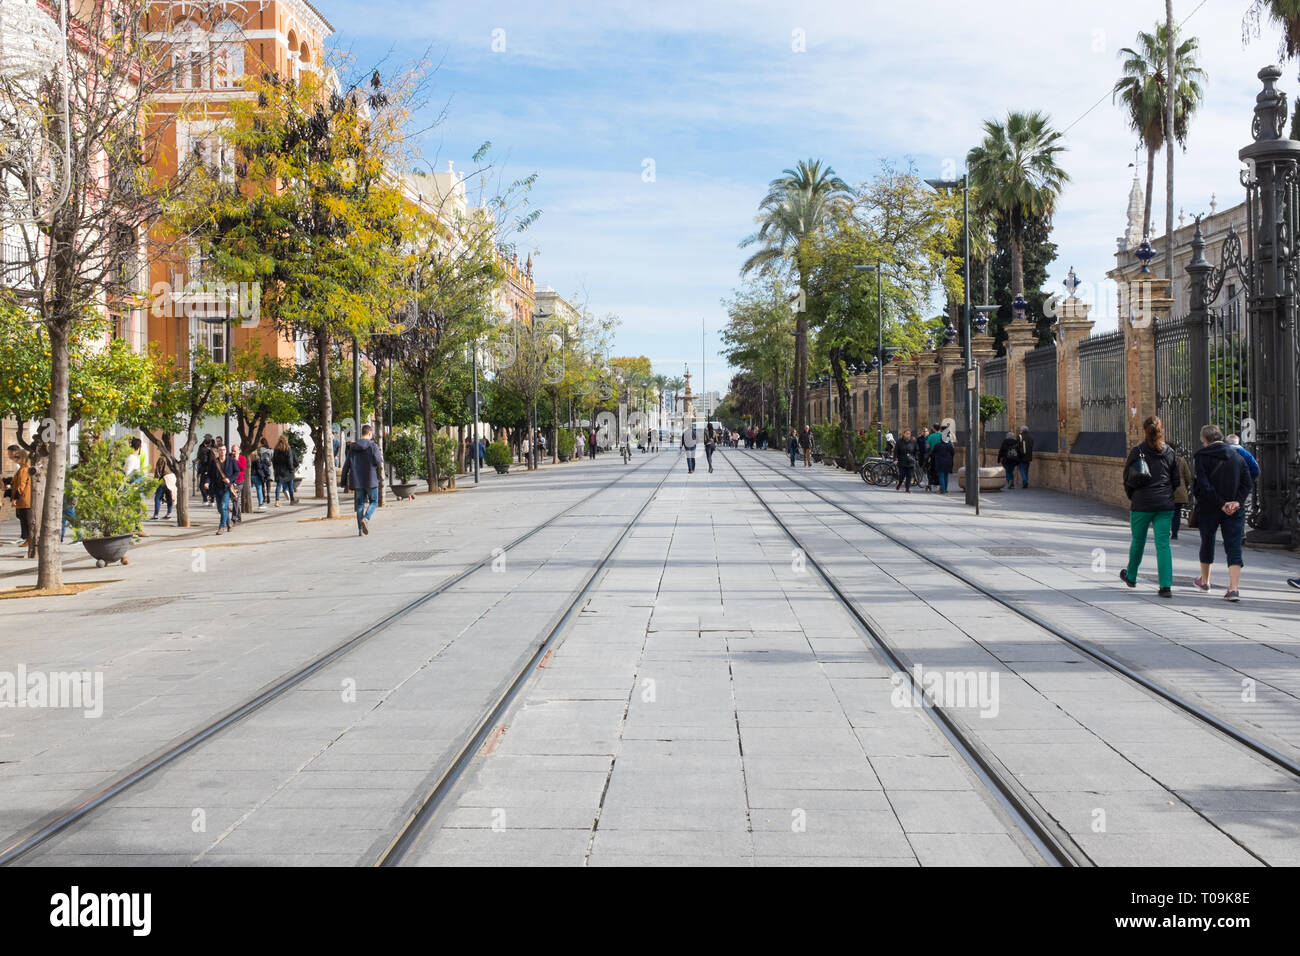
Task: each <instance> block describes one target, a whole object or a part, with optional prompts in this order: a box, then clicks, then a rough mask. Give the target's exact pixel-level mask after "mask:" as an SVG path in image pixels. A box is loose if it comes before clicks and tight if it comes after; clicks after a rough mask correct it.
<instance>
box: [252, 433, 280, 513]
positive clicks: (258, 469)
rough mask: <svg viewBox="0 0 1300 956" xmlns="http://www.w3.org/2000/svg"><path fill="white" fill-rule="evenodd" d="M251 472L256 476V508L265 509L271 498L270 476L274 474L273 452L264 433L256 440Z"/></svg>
mask: <svg viewBox="0 0 1300 956" xmlns="http://www.w3.org/2000/svg"><path fill="white" fill-rule="evenodd" d="M253 472H254V474H255V475H256V476H257V510H258V511H265V510H266V505H267V503H268V502H269V501H270V500H271V478H272V476H273V475H274V474H275V452H274V451H273V450H272V448H271V446H270V445H269V444H268V443H267V441H266V436H265V435H263V436H262V438H261V439H260V440H259V441H258V446H257V458H256V460H255V461H254V463H253Z"/></svg>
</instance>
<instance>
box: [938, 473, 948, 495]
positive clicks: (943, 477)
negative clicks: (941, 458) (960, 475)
mask: <svg viewBox="0 0 1300 956" xmlns="http://www.w3.org/2000/svg"><path fill="white" fill-rule="evenodd" d="M947 493H948V472H946V471H941V472H939V494H941V495H946V494H947Z"/></svg>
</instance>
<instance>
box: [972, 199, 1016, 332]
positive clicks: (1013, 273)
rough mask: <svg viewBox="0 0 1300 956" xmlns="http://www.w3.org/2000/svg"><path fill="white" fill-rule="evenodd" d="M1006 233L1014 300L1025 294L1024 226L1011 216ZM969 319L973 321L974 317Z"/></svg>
mask: <svg viewBox="0 0 1300 956" xmlns="http://www.w3.org/2000/svg"><path fill="white" fill-rule="evenodd" d="M1007 231H1008V233H1009V238H1010V240H1011V297H1012V298H1013V299H1014V298H1015V297H1016V296H1018V295H1024V294H1025V260H1024V255H1025V235H1024V233H1025V225H1024V223H1023V222H1021V221H1020V218H1019V217H1018V216H1015V215H1014V214H1013V215H1012V217H1011V228H1010V229H1009V230H1007ZM970 318H971V319H972V320H974V316H971V317H970Z"/></svg>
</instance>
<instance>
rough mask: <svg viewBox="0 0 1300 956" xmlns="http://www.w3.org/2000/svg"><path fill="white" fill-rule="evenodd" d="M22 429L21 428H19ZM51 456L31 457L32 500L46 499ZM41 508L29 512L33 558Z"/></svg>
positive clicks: (61, 524) (29, 538)
mask: <svg viewBox="0 0 1300 956" xmlns="http://www.w3.org/2000/svg"><path fill="white" fill-rule="evenodd" d="M19 430H20V431H21V428H20V429H19ZM48 462H49V458H48V457H44V458H39V459H38V458H31V459H30V460H29V467H30V468H31V469H32V502H33V503H35V502H37V501H42V502H43V501H44V500H45V482H46V481H47V480H48V478H47V476H48V475H49V472H50V468H49V465H48ZM43 507H44V505H42V507H41V508H32V509H31V511H30V512H29V513H28V517H27V520H28V523H29V524H30V526H31V527H30V529H29V532H28V535H27V557H28V559H32V558H35V557H36V550H37V547H36V546H37V543H38V542H39V541H40V540H41V525H42V522H41V510H42V508H43ZM62 531H63V516H62V513H61V512H60V515H59V532H60V534H62Z"/></svg>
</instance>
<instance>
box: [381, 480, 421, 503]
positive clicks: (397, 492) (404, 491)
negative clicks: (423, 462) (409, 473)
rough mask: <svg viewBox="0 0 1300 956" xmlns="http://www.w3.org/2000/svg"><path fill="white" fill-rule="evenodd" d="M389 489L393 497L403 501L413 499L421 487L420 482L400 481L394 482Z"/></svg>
mask: <svg viewBox="0 0 1300 956" xmlns="http://www.w3.org/2000/svg"><path fill="white" fill-rule="evenodd" d="M388 487H389V489H390V490H391V491H392V492H393V497H395V498H397V499H398V500H399V501H401V500H404V499H406V498H410V497H412V496H413V495H414V494H415V489H416V488H419V487H420V483H419V482H418V481H400V482H393V483H392V484H391V485H389V486H388Z"/></svg>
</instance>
